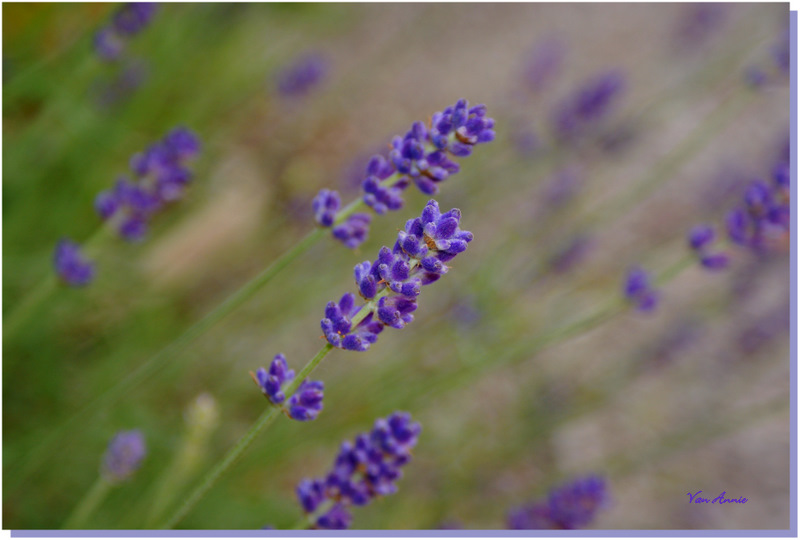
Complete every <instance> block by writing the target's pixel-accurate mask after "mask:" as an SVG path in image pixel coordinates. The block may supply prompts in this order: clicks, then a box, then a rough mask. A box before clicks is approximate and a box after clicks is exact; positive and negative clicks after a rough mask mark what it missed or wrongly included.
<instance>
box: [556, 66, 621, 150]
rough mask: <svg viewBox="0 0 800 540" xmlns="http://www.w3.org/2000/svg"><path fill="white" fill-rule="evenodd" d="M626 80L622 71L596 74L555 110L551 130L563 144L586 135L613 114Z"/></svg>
mask: <svg viewBox="0 0 800 540" xmlns="http://www.w3.org/2000/svg"><path fill="white" fill-rule="evenodd" d="M625 86H626V83H625V76H624V74H623V73H622V71H620V70H611V71H606V72H604V73H600V74H597V75H595V76H593V77H591V78H590V79H588V80H586V81H585V82H584V83H583V84H582V85H580V86H579V87H578V88H577V89H576V90H575V91H574V92H573V93H572V94H570V95H568V96H567V97H566V98H565V99H563V100H562V101H561V102H560V103H559V105H558V106H557V107H556V108H555V112H554V114H553V116H552V120H551V126H552V129H553V132H554V135H555V136H556V137H557V138H558V139H561V140H575V139H577V138H580V137H581V136H584V135H586V134H587V133H588V132H590V131H591V130H592V128H594V127H595V126H596V125H597V124H598V123H599V122H600V121H602V120H603V119H605V118H606V117H607V116H608V115H609V114H610V113H611V111H612V110H613V108H614V106H615V105H616V103H617V102H618V101H619V98H620V97H621V96H622V93H623V92H624V91H625Z"/></svg>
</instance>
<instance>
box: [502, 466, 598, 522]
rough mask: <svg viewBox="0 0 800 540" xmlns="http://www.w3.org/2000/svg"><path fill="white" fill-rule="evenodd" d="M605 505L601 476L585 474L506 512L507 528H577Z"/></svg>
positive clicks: (588, 520)
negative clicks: (541, 496)
mask: <svg viewBox="0 0 800 540" xmlns="http://www.w3.org/2000/svg"><path fill="white" fill-rule="evenodd" d="M607 505H608V489H607V487H606V482H605V480H604V479H603V478H600V477H598V476H589V477H586V478H580V479H578V480H575V481H573V482H570V483H568V484H565V485H563V486H560V487H557V488H555V489H553V490H552V491H551V492H550V494H549V496H548V497H547V499H546V500H544V501H536V502H534V503H531V504H529V505H525V506H522V507H520V508H517V509H514V510H512V511H511V512H509V515H508V520H507V524H508V528H509V529H528V530H547V529H550V530H554V529H579V528H581V527H585V526H586V525H588V524H589V523H591V521H592V520H593V519H594V517H595V515H596V514H597V512H598V511H599V510H600V509H602V508H604V507H605V506H607Z"/></svg>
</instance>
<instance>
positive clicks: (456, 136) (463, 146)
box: [314, 99, 495, 248]
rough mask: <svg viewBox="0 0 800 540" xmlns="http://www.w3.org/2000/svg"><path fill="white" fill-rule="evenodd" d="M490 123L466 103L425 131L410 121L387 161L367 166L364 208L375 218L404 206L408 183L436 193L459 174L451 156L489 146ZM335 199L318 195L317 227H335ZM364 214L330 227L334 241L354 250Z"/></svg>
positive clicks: (363, 231)
mask: <svg viewBox="0 0 800 540" xmlns="http://www.w3.org/2000/svg"><path fill="white" fill-rule="evenodd" d="M494 138H495V132H494V120H493V119H492V118H489V117H488V116H486V106H485V105H476V106H474V107H470V106H469V103H468V102H467V100H465V99H461V100H459V101H458V102H456V104H455V105H453V106H452V107H447V108H446V109H444V110H443V111H440V112H437V113H434V115H433V117H432V118H431V123H430V126H425V124H423V123H422V122H415V123H414V124H413V125H412V126H411V129H410V130H409V131H408V132H407V133H406V134H405V135H404V136H403V137H400V136H397V137H395V138H394V139H393V140H392V143H391V150H390V152H389V156H388V158H387V157H384V156H382V155H380V154H376V155H375V156H373V157H372V159H371V160H370V161H369V163H368V164H367V167H366V171H365V177H364V180H363V182H362V184H361V186H362V188H363V189H364V197H363V200H364V203H365V204H366V205H367V206H369V207H371V208H372V209H373V210H374V211H375V212H376V213H377V214H385V213H386V212H388V211H389V210H399V209H400V208H402V207H403V203H404V201H403V197H402V193H403V191H404V190H405V189H406V188H407V187H408V186H410V185H411V184H412V183H413V184H414V185H416V186H417V187H418V188H419V190H420V191H422V192H423V193H425V194H426V195H434V194H436V193H438V191H439V184H440V183H441V182H443V181H444V180H446V179H447V178H448V177H450V176H451V175H453V174H455V173H457V172H458V171H459V170H460V166H459V164H458V163H457V162H456V161H454V159H452V158H454V157H466V156H469V155H470V154H471V153H472V150H473V148H474V147H475V146H476V145H478V144H483V143H487V142H490V141H493V140H494ZM339 206H340V202H339V195H338V193H336V192H335V191H328V190H322V191H320V193H319V194H318V195H317V197H316V198H315V199H314V214H315V218H316V221H317V224H318V225H320V226H322V227H330V226H333V225H335V224H336V223H337V222H338V221H342V219H341V218H337V217H336V214H337V212H338V211H339ZM369 224H370V217H369V215H368V214H354V215H352V216H347V217H346V218H344V222H343V223H341V224H340V225H338V226H336V227H334V229H333V236H334V237H336V238H337V239H339V240H340V241H342V242H343V243H344V244H345V245H346V246H347V247H350V248H355V247H357V246H358V245H360V244H361V242H363V241H364V240H366V238H367V232H368V228H369Z"/></svg>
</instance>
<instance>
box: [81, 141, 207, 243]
mask: <svg viewBox="0 0 800 540" xmlns="http://www.w3.org/2000/svg"><path fill="white" fill-rule="evenodd" d="M199 151H200V142H199V140H198V138H197V136H196V135H195V134H194V133H192V132H191V131H189V130H188V129H186V128H182V127H178V128H175V129H173V130H172V131H170V132H169V133H167V135H166V136H165V137H164V138H163V139H162V140H161V141H160V142H157V143H155V144H152V145H151V146H150V147H149V148H148V149H147V150H145V151H144V152H140V153H138V154H135V155H134V156H133V157H132V158H131V160H130V168H131V170H132V172H133V173H134V178H135V179H134V180H131V179H130V178H127V177H124V176H123V177H120V178H119V179H118V180H117V183H116V185H115V186H114V187H113V188H112V189H110V190H106V191H103V192H101V193H99V194H98V195H97V198H96V199H95V210H96V211H97V213H98V215H99V216H100V218H101V219H103V220H104V221H108V222H110V223H111V226H113V227H115V228H116V229H117V232H118V233H119V235H120V236H121V237H122V238H124V239H126V240H128V241H132V242H133V241H139V240H142V239H143V238H144V236H145V234H146V233H147V228H148V223H149V221H150V219H151V218H152V216H153V215H154V214H155V213H156V212H158V211H159V210H161V209H162V208H164V207H165V206H166V205H168V204H169V203H172V202H174V201H176V200H178V199H180V198H181V197H182V196H183V192H184V190H185V188H186V186H187V185H188V184H189V182H190V181H191V178H192V175H191V172H190V171H189V170H188V169H187V168H186V167H185V165H186V161H188V160H190V159H192V158H193V157H195V156H196V155H197V154H198V153H199Z"/></svg>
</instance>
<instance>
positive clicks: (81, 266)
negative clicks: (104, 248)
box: [53, 239, 94, 287]
mask: <svg viewBox="0 0 800 540" xmlns="http://www.w3.org/2000/svg"><path fill="white" fill-rule="evenodd" d="M53 265H54V266H55V269H56V274H58V277H59V278H60V279H61V281H63V282H64V283H66V284H67V285H70V286H72V287H83V286H84V285H88V284H89V283H90V282H91V281H92V279H93V278H94V263H92V262H91V261H90V260H89V259H87V258H86V257H85V256H84V255H83V253H81V248H80V245H78V244H76V243H75V242H73V241H71V240H67V239H64V240H60V241H59V242H58V243H57V244H56V249H55V253H54V255H53Z"/></svg>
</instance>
